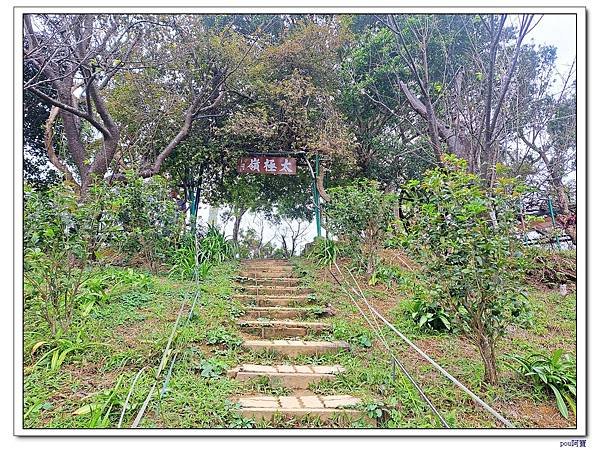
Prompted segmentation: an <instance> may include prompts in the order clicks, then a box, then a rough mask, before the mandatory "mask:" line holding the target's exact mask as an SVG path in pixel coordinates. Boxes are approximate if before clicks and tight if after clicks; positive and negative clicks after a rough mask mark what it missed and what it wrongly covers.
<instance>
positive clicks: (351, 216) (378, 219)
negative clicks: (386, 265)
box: [325, 179, 397, 274]
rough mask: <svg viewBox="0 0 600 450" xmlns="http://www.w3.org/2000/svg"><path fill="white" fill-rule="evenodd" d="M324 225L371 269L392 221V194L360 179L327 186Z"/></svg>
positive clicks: (393, 197)
mask: <svg viewBox="0 0 600 450" xmlns="http://www.w3.org/2000/svg"><path fill="white" fill-rule="evenodd" d="M328 192H329V194H330V196H331V200H330V201H329V202H328V203H327V208H326V209H325V214H326V216H327V226H328V227H329V229H330V230H331V232H332V233H334V234H335V235H336V236H337V237H339V238H340V239H341V240H344V241H346V242H348V243H349V244H350V245H351V246H352V247H353V248H354V250H355V251H359V252H362V253H363V254H364V256H365V258H366V271H367V273H368V274H371V273H372V272H373V270H374V268H375V255H376V252H377V250H378V249H379V248H380V246H381V242H383V240H384V237H385V233H386V231H387V230H388V228H389V226H390V224H391V223H392V221H393V218H394V213H393V206H394V204H395V203H396V201H397V197H396V195H394V194H386V193H384V192H382V191H381V190H380V189H379V185H378V183H377V182H376V181H373V180H366V179H360V180H357V181H356V182H355V183H354V184H352V185H349V186H343V187H337V188H333V189H329V191H328Z"/></svg>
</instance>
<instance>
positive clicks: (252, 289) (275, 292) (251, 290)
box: [241, 285, 312, 296]
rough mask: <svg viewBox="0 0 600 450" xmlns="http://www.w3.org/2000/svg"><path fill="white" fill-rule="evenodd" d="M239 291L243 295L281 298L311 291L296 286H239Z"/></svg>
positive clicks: (310, 290)
mask: <svg viewBox="0 0 600 450" xmlns="http://www.w3.org/2000/svg"><path fill="white" fill-rule="evenodd" d="M241 288H242V289H241V291H242V292H243V293H244V294H255V295H261V294H262V295H271V296H281V295H301V294H310V293H311V292H312V289H309V288H304V287H298V286H292V287H289V286H248V285H243V286H241Z"/></svg>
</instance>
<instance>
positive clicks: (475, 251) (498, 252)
mask: <svg viewBox="0 0 600 450" xmlns="http://www.w3.org/2000/svg"><path fill="white" fill-rule="evenodd" d="M466 166H467V165H466V162H465V161H464V160H460V159H458V158H456V157H455V156H452V155H446V156H445V158H444V166H443V167H438V168H436V169H433V170H430V171H428V172H427V173H426V174H425V177H424V178H423V179H422V180H413V181H411V182H409V183H407V184H406V185H405V186H404V191H405V198H406V199H407V200H406V201H405V202H404V203H403V205H402V207H403V212H404V214H403V215H404V217H406V219H405V222H404V225H405V232H404V233H403V236H404V245H405V246H406V247H407V248H408V249H409V251H410V252H411V253H412V256H413V258H414V259H416V260H417V261H418V263H419V264H420V265H421V267H422V268H423V269H424V270H423V272H422V281H423V284H424V286H426V288H427V295H428V297H429V298H430V299H431V300H432V301H435V302H438V303H439V305H440V306H441V307H442V308H443V310H444V311H446V312H447V313H449V314H452V315H453V318H454V319H455V322H456V323H457V325H459V326H460V327H461V328H462V329H463V330H464V331H465V334H466V336H467V337H468V338H469V339H471V341H472V342H473V343H474V344H475V345H477V346H478V348H479V351H480V354H481V355H482V359H483V362H484V367H485V375H484V378H485V381H486V382H487V383H490V384H496V383H497V381H498V375H497V374H498V371H497V367H496V349H495V347H496V342H497V340H498V339H499V337H500V336H502V335H503V334H504V333H505V331H506V327H507V325H508V324H509V323H511V322H513V321H514V316H513V312H514V310H515V307H514V304H515V302H514V300H515V298H517V295H518V294H519V293H520V280H521V279H522V276H523V273H522V270H520V268H519V267H520V266H519V257H520V255H521V254H522V244H521V243H520V241H519V240H518V239H516V238H515V236H516V234H517V226H518V222H517V213H518V211H519V201H520V196H521V194H522V193H523V191H524V188H523V186H522V185H520V184H519V183H517V181H516V180H514V179H511V178H506V177H503V176H502V168H501V167H498V177H497V179H496V184H495V186H494V187H493V188H488V187H487V185H486V182H485V180H483V179H481V178H480V177H479V176H478V175H475V174H471V173H469V172H468V171H467V168H466ZM419 320H421V319H419Z"/></svg>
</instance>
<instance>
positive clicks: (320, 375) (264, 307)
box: [228, 259, 364, 421]
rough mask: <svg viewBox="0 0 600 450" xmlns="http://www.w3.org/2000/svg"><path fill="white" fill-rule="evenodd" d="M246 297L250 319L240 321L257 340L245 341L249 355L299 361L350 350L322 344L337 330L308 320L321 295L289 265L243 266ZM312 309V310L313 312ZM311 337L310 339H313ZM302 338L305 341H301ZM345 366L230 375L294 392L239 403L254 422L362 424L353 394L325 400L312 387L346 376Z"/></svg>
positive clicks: (247, 369) (250, 368) (251, 369)
mask: <svg viewBox="0 0 600 450" xmlns="http://www.w3.org/2000/svg"><path fill="white" fill-rule="evenodd" d="M239 283H240V288H241V291H242V292H241V293H240V294H238V295H236V296H235V298H236V299H238V300H239V301H240V302H242V303H243V304H245V305H246V310H245V315H244V316H243V317H242V318H241V319H240V320H239V321H238V325H239V326H240V327H241V329H242V332H244V334H249V335H255V336H257V339H253V338H249V339H246V340H244V342H243V343H242V348H244V349H246V350H247V351H248V352H254V353H264V352H268V353H270V354H275V355H278V356H287V357H291V358H293V357H296V356H299V355H315V356H318V355H324V354H329V353H333V354H336V353H339V352H344V351H348V350H349V348H350V347H349V345H348V343H346V342H343V341H325V340H318V335H319V334H320V333H322V332H324V331H328V330H330V329H331V325H330V324H328V323H326V322H322V321H318V320H314V319H313V320H306V318H307V316H310V315H312V313H313V312H314V311H318V309H314V306H316V305H314V299H315V296H314V295H313V293H312V292H311V291H310V289H307V288H304V287H301V286H300V280H299V279H298V278H297V277H296V276H295V275H294V272H293V267H292V265H291V264H290V263H289V262H287V261H283V260H266V259H265V260H249V261H245V262H243V263H242V270H241V273H240V277H239ZM311 306H312V307H311ZM308 337H310V339H307V338H308ZM299 338H300V339H299ZM344 370H345V369H344V367H342V366H340V365H331V366H318V365H314V366H311V365H291V364H289V363H288V364H284V363H279V364H275V365H272V366H268V365H257V364H242V365H240V366H238V367H236V368H233V369H231V370H230V371H229V372H228V375H229V376H230V377H232V378H236V379H238V380H241V381H246V380H251V379H253V378H258V377H261V378H263V379H267V380H268V381H269V383H272V384H273V385H278V386H285V387H287V388H290V389H293V390H294V392H293V395H290V396H278V397H275V396H265V395H260V396H248V397H239V398H236V399H234V400H235V401H237V402H238V403H239V404H240V405H241V414H242V415H243V416H244V417H248V418H253V419H265V420H271V419H273V418H274V417H275V416H278V415H279V416H284V417H294V418H302V417H306V416H309V417H313V418H316V417H318V418H319V419H320V420H322V421H328V420H333V419H335V418H338V417H344V418H346V419H348V420H356V419H358V418H360V417H364V413H363V412H362V411H360V410H357V409H355V408H353V407H354V406H356V405H357V404H358V403H360V400H359V399H357V398H355V397H352V396H349V395H337V396H336V395H333V396H331V395H329V396H319V395H315V394H314V393H312V392H310V391H308V389H309V386H310V384H311V383H314V382H317V381H319V380H322V379H333V378H335V376H336V375H337V374H339V373H342V372H344Z"/></svg>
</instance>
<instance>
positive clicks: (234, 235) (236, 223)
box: [231, 208, 248, 244]
mask: <svg viewBox="0 0 600 450" xmlns="http://www.w3.org/2000/svg"><path fill="white" fill-rule="evenodd" d="M247 210H248V208H241V209H239V210H237V211H236V214H235V215H234V217H235V220H234V222H233V231H232V233H231V238H232V239H233V242H234V243H236V244H237V243H238V239H239V234H240V224H241V223H242V217H243V216H244V214H246V211H247Z"/></svg>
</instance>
